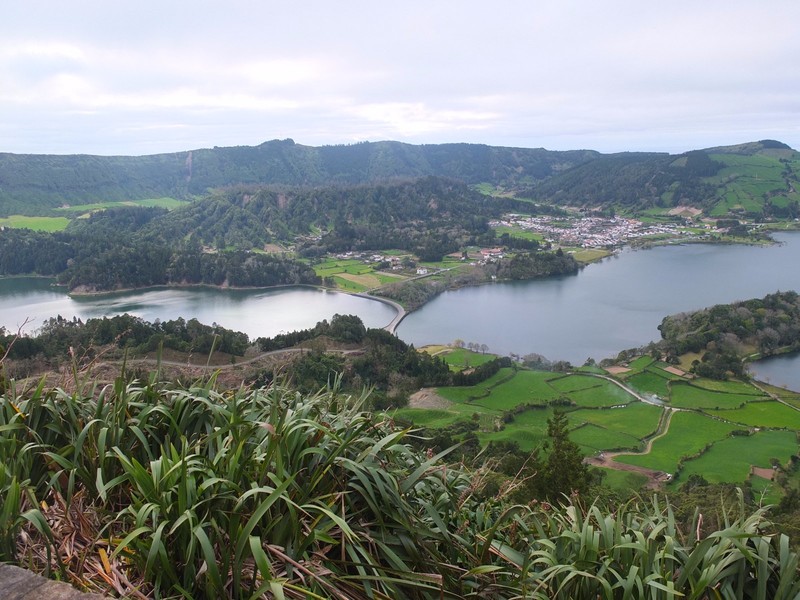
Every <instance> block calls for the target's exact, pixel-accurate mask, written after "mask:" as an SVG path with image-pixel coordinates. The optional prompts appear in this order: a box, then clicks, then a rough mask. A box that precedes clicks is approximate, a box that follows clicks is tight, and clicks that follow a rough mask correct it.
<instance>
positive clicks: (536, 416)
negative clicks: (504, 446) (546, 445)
mask: <svg viewBox="0 0 800 600" xmlns="http://www.w3.org/2000/svg"><path fill="white" fill-rule="evenodd" d="M552 416H553V409H552V408H544V409H538V410H527V411H525V412H523V413H520V414H518V415H516V416H515V417H514V421H513V423H509V424H507V425H506V426H505V428H504V429H503V430H501V431H493V432H481V433H478V439H479V440H480V442H481V444H487V443H489V442H490V441H493V440H494V441H509V442H511V441H513V442H517V443H518V444H519V446H520V449H521V450H523V451H526V452H529V451H531V450H533V449H534V448H536V447H537V446H538V445H540V444H541V443H542V442H544V440H545V438H546V437H547V420H548V419H550V418H551V417H552Z"/></svg>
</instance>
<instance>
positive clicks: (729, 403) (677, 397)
mask: <svg viewBox="0 0 800 600" xmlns="http://www.w3.org/2000/svg"><path fill="white" fill-rule="evenodd" d="M749 389H750V393H749V394H742V393H728V392H717V391H714V390H709V389H704V388H702V387H700V386H698V385H696V384H688V383H684V382H673V384H672V386H671V394H670V404H671V405H672V406H674V407H676V408H691V409H718V408H739V407H740V406H741V405H743V404H746V403H747V402H752V401H753V400H763V399H765V398H766V397H767V396H765V395H764V394H763V393H762V392H760V391H759V390H757V389H756V388H754V387H752V386H750V387H749Z"/></svg>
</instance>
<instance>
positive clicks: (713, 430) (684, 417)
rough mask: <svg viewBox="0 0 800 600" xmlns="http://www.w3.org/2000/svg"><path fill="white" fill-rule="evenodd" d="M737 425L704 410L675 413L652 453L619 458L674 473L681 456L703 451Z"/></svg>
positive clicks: (655, 442)
mask: <svg viewBox="0 0 800 600" xmlns="http://www.w3.org/2000/svg"><path fill="white" fill-rule="evenodd" d="M734 429H737V427H736V426H735V425H731V424H729V423H724V422H722V421H718V420H716V419H712V418H710V417H707V416H705V415H702V414H700V413H696V412H689V411H681V412H677V413H675V414H673V415H672V420H671V421H670V426H669V431H668V432H667V434H666V435H665V436H664V437H661V438H659V439H657V440H656V441H654V442H653V446H652V449H651V450H650V453H649V454H641V455H637V456H618V457H617V458H616V459H615V460H617V461H619V462H623V463H627V464H629V465H638V466H640V467H647V468H648V469H655V470H656V471H664V472H665V473H674V472H675V471H676V470H677V468H678V463H679V461H680V459H681V458H683V457H686V456H693V455H695V454H697V453H699V452H701V451H702V450H703V448H705V447H706V445H708V444H709V443H713V442H715V441H717V440H721V439H723V438H725V437H726V436H727V435H728V434H729V433H730V432H731V431H733V430H734ZM742 481H744V480H742Z"/></svg>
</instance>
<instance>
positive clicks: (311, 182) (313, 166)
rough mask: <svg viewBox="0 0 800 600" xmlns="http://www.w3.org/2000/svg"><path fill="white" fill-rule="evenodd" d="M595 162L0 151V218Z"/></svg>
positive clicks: (311, 150) (471, 150) (528, 157)
mask: <svg viewBox="0 0 800 600" xmlns="http://www.w3.org/2000/svg"><path fill="white" fill-rule="evenodd" d="M596 156H598V153H597V152H593V151H589V150H576V151H569V152H551V151H548V150H544V149H541V148H536V149H531V148H502V147H492V146H484V145H478V144H438V145H421V146H415V145H410V144H402V143H399V142H374V143H370V142H365V143H360V144H354V145H349V146H344V145H342V146H323V147H312V146H304V145H301V144H295V143H294V142H293V141H292V140H273V141H270V142H265V143H263V144H261V145H259V146H237V147H231V148H217V147H215V148H210V149H201V150H190V151H187V152H178V153H173V154H156V155H151V156H135V157H134V156H88V155H72V156H56V155H21V154H19V155H18V154H0V216H7V215H9V214H25V215H40V214H46V213H47V212H48V211H50V210H52V209H54V208H57V207H60V206H62V205H65V204H85V203H90V202H101V201H102V202H108V201H122V200H137V199H144V198H161V197H173V198H191V197H195V196H199V195H204V194H206V193H207V191H208V190H209V189H212V188H220V187H228V186H234V185H238V184H281V185H291V186H298V185H303V186H317V185H323V184H325V185H329V184H331V183H334V184H351V185H352V184H360V183H370V182H376V181H386V180H392V179H409V178H418V177H424V176H428V175H438V176H443V177H448V178H452V179H458V180H461V181H464V182H465V183H468V184H474V183H482V182H487V183H491V184H492V185H500V186H505V187H511V186H514V185H519V184H530V183H533V182H535V181H538V180H542V179H546V178H547V177H550V176H551V175H553V174H554V173H557V172H559V171H561V170H563V169H565V168H569V167H571V166H574V165H577V164H580V163H582V162H585V161H587V160H590V159H593V158H595V157H596Z"/></svg>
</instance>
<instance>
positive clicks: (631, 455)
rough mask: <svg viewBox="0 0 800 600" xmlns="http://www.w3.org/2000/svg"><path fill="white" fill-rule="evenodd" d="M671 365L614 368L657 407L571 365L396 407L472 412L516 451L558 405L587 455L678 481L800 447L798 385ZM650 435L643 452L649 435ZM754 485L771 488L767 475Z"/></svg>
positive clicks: (527, 446) (713, 477)
mask: <svg viewBox="0 0 800 600" xmlns="http://www.w3.org/2000/svg"><path fill="white" fill-rule="evenodd" d="M438 355H440V356H443V357H444V359H445V360H446V361H448V362H449V363H450V364H451V366H452V367H453V368H459V367H463V365H464V364H465V363H469V364H471V365H473V366H474V365H476V364H478V361H486V360H489V358H491V355H487V354H478V353H474V352H471V351H469V350H465V349H448V348H447V347H442V348H439V349H438ZM667 367H668V365H666V364H664V363H660V362H658V361H656V360H654V359H652V358H651V357H640V358H638V359H636V360H634V361H631V362H630V363H629V364H628V365H627V368H628V370H627V371H626V372H624V373H621V374H619V375H618V376H617V379H618V380H619V381H621V382H623V383H624V385H629V386H630V387H631V388H632V389H634V390H636V391H637V392H639V393H644V394H645V396H647V394H656V395H657V396H659V397H660V398H661V399H662V400H663V401H664V406H663V407H662V406H657V405H653V404H648V403H645V402H641V401H639V400H638V399H637V398H636V397H635V396H634V395H632V394H630V393H628V391H626V390H625V389H623V387H621V386H619V385H617V384H615V383H614V382H612V381H609V380H608V379H607V378H608V377H609V375H608V374H607V373H605V371H602V370H600V369H597V368H595V369H582V370H578V371H574V372H570V373H554V372H549V371H533V370H528V369H524V368H505V369H501V370H500V372H498V373H497V374H496V375H494V376H492V377H491V378H489V379H487V380H486V381H483V382H481V383H480V384H478V385H475V386H461V387H441V388H437V390H436V392H437V394H438V395H439V396H440V397H441V398H444V399H446V401H447V402H446V404H447V405H446V406H443V407H439V408H436V409H422V408H406V409H403V410H401V411H398V412H397V416H398V417H401V418H403V419H407V420H409V421H412V422H413V423H415V424H416V425H419V426H424V427H433V428H436V427H446V426H449V425H452V424H454V423H457V422H458V421H460V420H465V419H471V420H473V421H475V422H476V423H478V424H479V429H478V432H477V435H478V438H479V440H480V441H481V443H482V444H486V443H489V442H491V441H505V442H516V443H517V444H518V445H519V448H520V450H521V451H530V450H533V449H534V448H537V447H539V446H540V445H542V444H543V442H544V441H545V439H546V433H547V420H548V419H549V418H550V417H551V416H552V415H553V411H554V410H562V411H565V412H567V416H568V420H569V427H570V439H572V441H573V442H575V443H576V444H578V446H579V447H580V448H581V450H582V451H583V453H584V454H586V455H587V456H590V455H597V454H599V453H601V452H602V453H610V454H609V456H613V459H614V460H615V461H618V462H620V463H625V464H628V465H633V466H637V467H642V468H643V469H650V470H653V471H661V472H664V473H670V474H672V475H673V476H674V477H673V480H672V483H671V484H670V485H676V486H677V485H681V484H682V483H683V482H685V481H686V480H687V478H688V477H689V476H690V475H692V474H701V475H703V476H704V477H705V478H706V480H708V481H713V482H717V481H719V482H723V481H724V482H732V483H739V484H741V483H744V482H745V481H747V480H748V478H749V476H750V467H751V465H753V466H758V467H766V468H769V467H770V466H771V465H772V463H773V462H777V464H779V465H781V466H783V467H787V466H788V465H789V462H790V458H791V457H792V456H794V455H796V454H797V453H798V445H797V435H798V431H800V395H799V394H794V393H792V392H788V391H786V390H782V389H772V388H770V387H769V386H761V387H759V386H756V385H753V384H752V383H750V382H748V381H737V380H728V381H712V380H706V379H695V378H692V379H690V378H688V377H686V378H685V377H681V376H680V375H677V374H675V373H671V372H669V371H666V370H665V369H666V368H667ZM592 371H595V372H592ZM598 371H599V372H600V373H604V375H600V373H598ZM762 387H763V389H762ZM765 390H766V391H765ZM768 392H769V393H771V394H772V396H770V395H769V393H768ZM776 398H780V401H779V400H778V399H776ZM666 411H672V414H671V415H669V416H670V418H669V419H664V417H665V416H667V413H666ZM662 421H663V422H664V423H667V424H668V426H667V427H666V428H665V429H664V430H661V429H659V428H660V423H662ZM661 427H662V428H663V426H661ZM656 434H658V435H656ZM653 436H656V437H655V438H654V440H653V442H652V445H651V446H650V448H649V451H648V450H647V447H648V444H647V440H648V439H649V438H651V437H653ZM617 452H621V454H619V455H616V453H617ZM604 471H605V472H606V474H605V478H604V481H605V483H606V485H610V486H612V487H617V486H618V487H619V489H629V487H630V486H631V484H632V482H634V483H635V482H641V481H642V477H643V476H642V475H638V476H635V475H636V474H631V473H620V472H618V471H614V470H612V469H604ZM761 483H762V484H763V482H761ZM759 490H766V492H765V493H769V494H774V490H772V488H770V486H769V485H767V484H763V485H761V487H760V488H759ZM770 490H772V491H770Z"/></svg>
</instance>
